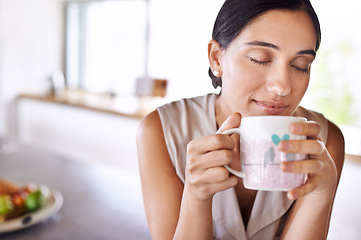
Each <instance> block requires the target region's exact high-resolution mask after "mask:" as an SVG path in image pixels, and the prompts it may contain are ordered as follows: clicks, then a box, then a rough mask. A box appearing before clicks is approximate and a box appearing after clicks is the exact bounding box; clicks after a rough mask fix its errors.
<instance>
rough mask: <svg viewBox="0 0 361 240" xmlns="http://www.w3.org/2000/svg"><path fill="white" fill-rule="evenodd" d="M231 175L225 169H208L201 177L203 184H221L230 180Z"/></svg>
mask: <svg viewBox="0 0 361 240" xmlns="http://www.w3.org/2000/svg"><path fill="white" fill-rule="evenodd" d="M229 176H230V174H229V172H228V170H227V169H225V168H224V167H213V168H208V169H207V170H206V171H204V173H203V174H202V176H201V179H202V180H203V183H207V184H213V183H221V182H224V181H226V180H227V179H228V178H229Z"/></svg>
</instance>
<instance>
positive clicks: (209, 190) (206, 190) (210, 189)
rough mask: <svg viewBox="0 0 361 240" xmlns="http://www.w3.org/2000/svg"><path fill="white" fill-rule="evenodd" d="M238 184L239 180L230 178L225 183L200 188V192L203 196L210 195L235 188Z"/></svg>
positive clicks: (234, 177)
mask: <svg viewBox="0 0 361 240" xmlns="http://www.w3.org/2000/svg"><path fill="white" fill-rule="evenodd" d="M237 183H238V178H237V177H236V176H230V177H229V178H227V179H226V180H225V181H223V182H218V183H210V184H203V185H202V186H200V187H199V190H200V191H201V192H203V194H207V195H210V194H214V193H217V192H221V191H224V190H227V189H229V188H231V187H234V186H236V185H237Z"/></svg>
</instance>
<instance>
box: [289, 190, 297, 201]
mask: <svg viewBox="0 0 361 240" xmlns="http://www.w3.org/2000/svg"><path fill="white" fill-rule="evenodd" d="M287 197H288V199H289V200H296V199H297V198H298V194H297V192H288V193H287Z"/></svg>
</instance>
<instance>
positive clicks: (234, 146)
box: [138, 0, 344, 240]
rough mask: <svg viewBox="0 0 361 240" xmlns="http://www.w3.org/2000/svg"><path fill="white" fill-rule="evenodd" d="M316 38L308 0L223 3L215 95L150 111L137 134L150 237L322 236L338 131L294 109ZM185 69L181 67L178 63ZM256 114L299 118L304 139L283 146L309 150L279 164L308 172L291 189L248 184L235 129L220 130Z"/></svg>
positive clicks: (214, 62)
mask: <svg viewBox="0 0 361 240" xmlns="http://www.w3.org/2000/svg"><path fill="white" fill-rule="evenodd" d="M320 39H321V33H320V27H319V22H318V19H317V16H316V13H315V12H314V10H313V8H312V6H311V4H310V2H309V1H308V0H287V1H271V0H268V1H267V0H257V1H254V0H227V1H225V3H224V5H223V6H222V8H221V10H220V12H219V14H218V17H217V19H216V22H215V25H214V30H213V35H212V40H211V41H210V43H209V45H208V56H209V63H210V76H211V78H212V81H213V86H214V87H218V86H219V87H221V93H220V94H218V95H216V94H208V95H205V96H200V97H195V98H191V99H183V100H179V101H177V102H173V103H170V104H167V105H165V106H162V107H160V108H158V109H157V111H154V112H152V113H150V114H149V115H148V116H147V117H146V118H145V119H144V120H143V121H142V123H141V125H140V128H139V132H138V154H139V164H140V173H141V179H142V190H143V198H144V203H145V208H146V213H147V218H148V223H149V227H150V231H151V235H152V237H153V239H275V238H281V239H317V240H319V239H326V237H327V232H328V225H329V220H330V214H331V210H332V205H333V200H334V195H335V192H336V188H337V184H338V181H339V178H340V174H341V170H342V166H343V161H344V140H343V136H342V133H341V132H340V130H339V129H338V128H337V127H336V126H335V125H334V124H333V123H331V122H330V121H328V120H327V119H325V118H324V117H323V115H321V114H319V113H316V112H312V111H309V110H307V109H304V108H302V107H299V103H300V101H301V99H302V98H303V96H304V94H305V92H306V89H307V87H308V83H309V78H310V68H311V64H312V62H313V60H314V58H315V56H316V51H317V49H318V47H319V44H320ZM183 68H186V66H183ZM252 115H296V116H303V117H306V118H307V119H308V120H309V121H308V122H307V123H298V124H294V125H292V126H291V127H290V130H291V131H292V132H293V133H294V134H300V135H307V136H308V139H307V140H303V141H282V142H281V143H280V144H279V148H280V150H281V151H284V152H289V153H303V154H307V156H308V158H307V159H306V160H304V161H299V162H287V163H282V165H281V168H282V170H283V171H285V172H292V173H306V174H307V179H306V181H305V183H304V184H303V185H302V186H301V187H299V188H296V189H292V190H290V191H288V192H266V191H255V190H249V189H246V188H244V186H243V183H242V179H239V178H237V177H235V176H233V175H231V174H229V173H228V171H227V170H226V169H225V168H224V165H226V164H229V165H230V166H231V167H232V168H234V169H238V170H239V169H240V168H241V166H240V165H239V143H238V141H237V139H236V137H237V136H227V135H224V134H216V132H217V133H221V132H223V131H224V130H226V129H229V128H233V127H238V126H239V125H240V124H242V117H245V116H252Z"/></svg>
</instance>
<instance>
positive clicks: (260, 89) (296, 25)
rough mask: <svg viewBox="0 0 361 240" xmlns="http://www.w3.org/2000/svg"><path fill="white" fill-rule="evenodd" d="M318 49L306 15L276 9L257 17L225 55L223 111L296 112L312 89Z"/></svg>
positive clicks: (271, 113) (247, 114)
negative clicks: (312, 70) (312, 73)
mask: <svg viewBox="0 0 361 240" xmlns="http://www.w3.org/2000/svg"><path fill="white" fill-rule="evenodd" d="M315 45H316V34H315V30H314V26H313V24H312V21H311V19H310V17H309V16H308V15H307V13H305V12H302V11H294V12H293V11H282V10H272V11H269V12H266V13H265V14H263V15H261V16H260V17H258V18H257V19H256V20H254V21H253V22H252V23H251V24H249V25H248V26H247V27H245V28H244V30H243V31H242V32H241V33H240V34H239V35H238V36H237V37H236V38H235V39H234V40H233V42H232V43H231V44H230V45H229V46H228V47H227V49H226V50H224V51H223V52H222V54H221V58H220V59H221V60H220V62H221V70H222V94H221V102H222V108H223V110H225V111H226V112H227V114H230V113H232V112H236V111H237V112H240V113H241V114H242V115H243V116H252V115H291V114H293V112H294V111H295V110H296V108H297V106H298V105H299V103H300V101H301V99H302V97H303V95H304V94H305V92H306V89H307V87H308V83H309V78H310V66H311V63H312V61H313V60H314V58H315Z"/></svg>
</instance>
